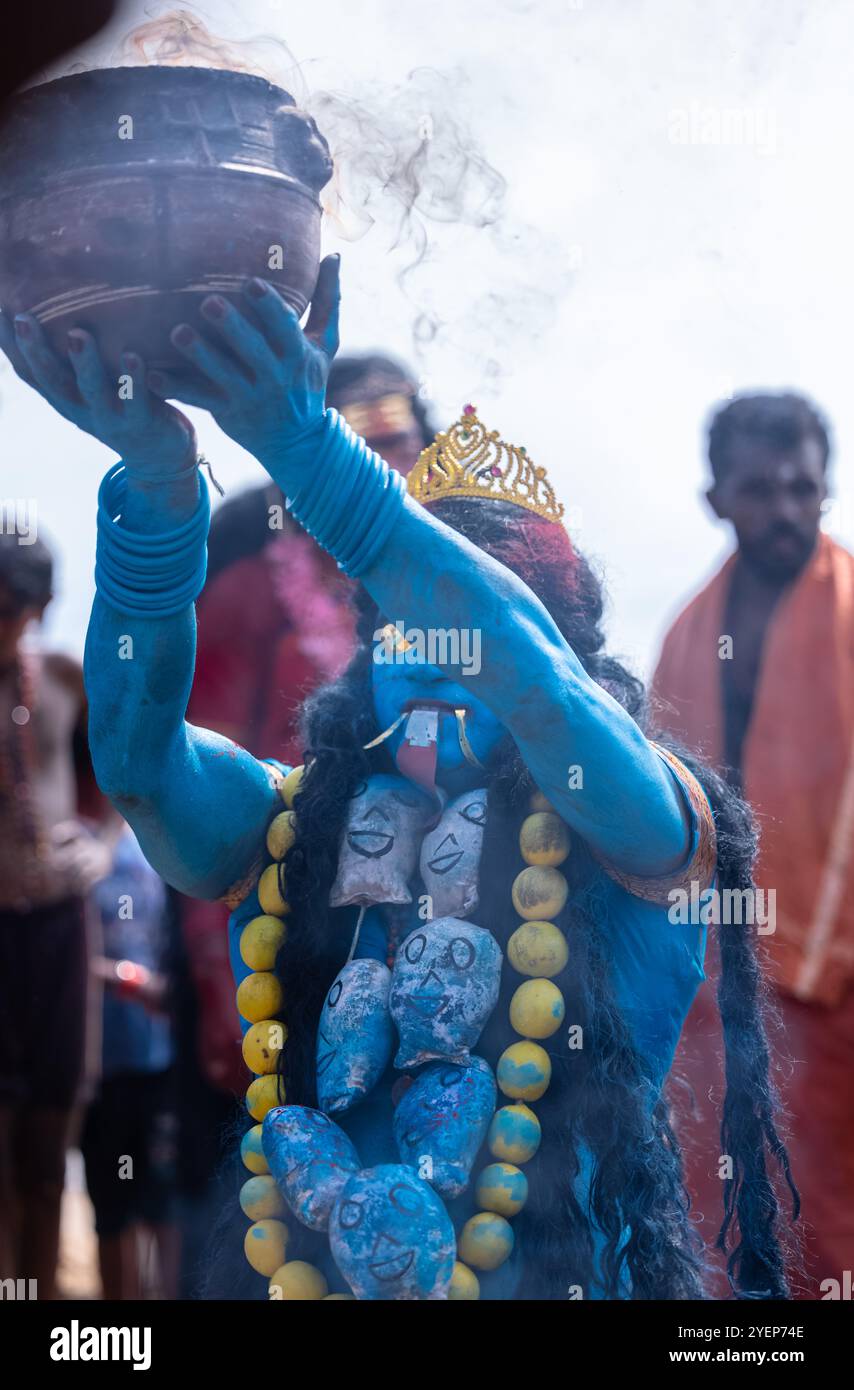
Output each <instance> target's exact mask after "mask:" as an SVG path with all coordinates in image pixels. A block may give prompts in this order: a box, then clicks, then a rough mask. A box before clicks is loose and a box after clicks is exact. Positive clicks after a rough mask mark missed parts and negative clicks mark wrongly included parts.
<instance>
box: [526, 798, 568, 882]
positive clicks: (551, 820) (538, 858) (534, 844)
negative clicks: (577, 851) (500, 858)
mask: <svg viewBox="0 0 854 1390" xmlns="http://www.w3.org/2000/svg"><path fill="white" fill-rule="evenodd" d="M519 849H520V850H521V852H522V858H523V859H524V861H525V863H526V864H540V865H544V866H545V867H546V868H555V866H556V865H558V864H562V863H563V861H564V859H566V858H567V856H568V855H569V831H568V830H567V828H566V826H565V825H564V823H563V821H562V820H561V818H560V816H556V815H555V813H554V811H535V812H534V814H533V815H532V816H526V817H525V819H524V820H523V821H522V828H521V829H520V831H519Z"/></svg>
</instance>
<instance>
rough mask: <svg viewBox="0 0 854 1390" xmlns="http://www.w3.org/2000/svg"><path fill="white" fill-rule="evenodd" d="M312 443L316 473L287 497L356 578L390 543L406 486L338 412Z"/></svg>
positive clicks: (310, 529)
mask: <svg viewBox="0 0 854 1390" xmlns="http://www.w3.org/2000/svg"><path fill="white" fill-rule="evenodd" d="M311 439H312V444H313V447H314V448H315V450H316V452H315V456H314V459H313V463H312V470H311V474H310V476H309V478H308V480H307V482H306V483H305V484H304V486H302V487H301V488H299V489H298V490H297V491H296V493H295V494H294V496H293V497H289V498H288V507H289V509H290V511H292V512H293V514H294V516H295V517H296V519H297V521H298V522H299V523H300V525H301V526H302V528H303V529H304V530H305V531H307V532H308V534H309V535H310V536H313V537H314V539H315V540H316V541H317V542H318V544H319V545H322V546H323V548H324V550H328V551H329V553H330V555H332V556H333V557H334V559H336V560H337V561H338V565H339V568H340V569H342V570H343V571H344V573H345V574H347V575H349V576H350V578H351V579H356V578H358V576H359V575H360V574H363V573H364V572H365V570H367V569H369V568H370V566H371V565H372V564H373V562H374V560H375V559H376V557H377V555H378V554H379V553H380V550H381V549H382V547H383V546H384V544H385V542H386V541H387V540H388V537H389V535H390V533H391V530H392V528H393V526H394V523H395V521H396V520H397V517H398V514H399V512H400V509H401V507H402V506H403V502H404V497H405V493H406V483H405V481H404V479H403V477H402V476H401V474H400V473H397V472H396V471H395V470H394V469H393V468H389V466H388V464H387V463H386V462H385V461H384V460H383V459H381V458H380V456H379V454H375V453H374V452H373V450H371V449H369V448H368V446H367V444H366V443H365V441H364V439H360V438H359V436H358V435H357V434H354V433H353V431H352V430H351V429H350V427H349V425H348V424H347V422H346V421H345V420H343V419H342V418H341V416H340V415H339V414H338V412H337V411H336V410H327V412H326V414H325V416H324V421H323V427H322V428H321V429H320V430H318V431H317V432H316V434H314V433H313V434H312V436H311ZM315 439H316V444H315V443H314V441H315Z"/></svg>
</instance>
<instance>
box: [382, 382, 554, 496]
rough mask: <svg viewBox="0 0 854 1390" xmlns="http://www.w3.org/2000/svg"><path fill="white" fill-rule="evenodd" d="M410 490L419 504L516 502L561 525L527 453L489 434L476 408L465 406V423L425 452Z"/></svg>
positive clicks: (443, 434)
mask: <svg viewBox="0 0 854 1390" xmlns="http://www.w3.org/2000/svg"><path fill="white" fill-rule="evenodd" d="M407 488H408V490H409V493H410V496H412V497H414V498H415V499H416V501H418V502H424V503H429V502H436V501H438V500H439V498H440V497H486V498H489V499H491V500H492V501H494V502H514V503H515V504H516V506H517V507H526V508H527V509H528V511H529V512H536V513H537V516H543V517H545V518H546V520H547V521H560V520H561V518H562V517H563V503H562V502H558V500H557V498H556V497H555V494H554V489H553V488H552V486H551V484H550V483H549V481H548V479H547V478H546V470H545V469H544V468H538V467H537V466H536V464H534V463H532V462H531V460H530V459H529V458H528V455H527V452H526V450H525V449H523V448H517V446H516V445H515V444H505V442H504V440H503V439H499V437H498V431H497V430H488V429H486V427H485V425H484V424H483V423H482V422H481V421H480V420H479V419H478V416H477V410H476V409H475V407H474V406H473V405H467V406H464V407H463V413H462V415H461V416H460V418H459V420H457V421H455V423H454V424H453V425H451V428H450V429H448V430H444V431H442V432H441V433H439V434H437V435H436V438H435V439H434V440H433V443H432V444H429V445H428V446H427V448H426V449H422V451H421V454H420V455H419V458H418V462H417V463H416V465H415V467H414V468H413V470H412V472H411V473H410V474H409V478H408V480H407Z"/></svg>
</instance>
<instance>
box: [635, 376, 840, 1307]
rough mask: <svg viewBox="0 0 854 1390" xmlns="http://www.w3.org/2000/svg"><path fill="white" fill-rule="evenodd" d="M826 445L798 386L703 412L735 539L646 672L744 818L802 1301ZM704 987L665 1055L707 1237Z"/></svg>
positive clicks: (811, 1085) (809, 1251)
mask: <svg viewBox="0 0 854 1390" xmlns="http://www.w3.org/2000/svg"><path fill="white" fill-rule="evenodd" d="M828 454H829V443H828V435H827V430H826V428H825V425H824V423H823V422H822V420H821V418H820V416H819V414H818V412H817V411H816V410H815V409H814V408H813V407H812V406H811V405H810V404H809V403H808V402H807V401H805V400H803V399H802V398H800V397H798V396H794V395H791V394H783V395H756V396H742V397H739V398H737V399H735V400H733V401H731V402H730V403H729V404H728V405H727V406H726V407H724V408H723V409H722V410H721V411H720V412H719V413H718V414H717V415H716V416H715V418H714V419H713V421H712V424H711V429H710V433H709V461H710V464H711V468H712V474H713V483H712V486H711V488H710V489H709V491H708V493H707V497H708V501H709V503H710V505H711V507H712V510H713V511H714V513H715V515H716V516H718V517H720V519H721V520H724V521H728V522H729V523H730V524H731V525H732V526H733V528H734V530H735V535H736V540H737V549H736V551H735V553H734V554H733V555H731V556H730V558H729V559H728V560H727V561H726V563H725V564H724V565H723V567H722V569H720V570H719V571H718V573H717V574H716V575H714V577H713V578H712V579H711V580H710V582H709V583H708V584H707V585H706V586H705V588H703V589H702V590H701V591H700V593H699V594H698V595H697V596H696V598H694V599H693V600H692V601H691V602H690V603H689V604H688V606H687V608H685V609H684V610H683V612H682V613H681V614H680V615H679V617H678V618H677V619H676V621H675V623H674V624H673V626H672V627H671V629H670V631H669V632H668V634H667V636H666V638H665V641H664V646H663V649H662V653H661V658H660V660H659V664H658V668H657V670H656V673H655V677H654V682H653V691H654V698H655V699H656V701H657V703H658V709H657V720H658V723H659V725H660V727H661V728H662V729H666V730H668V731H669V732H670V733H671V734H672V735H674V736H675V737H677V738H679V739H681V740H682V742H683V743H684V744H685V745H686V746H687V747H689V748H692V749H697V750H699V751H701V752H702V753H703V755H704V756H705V757H706V758H707V759H708V760H709V761H710V762H712V763H713V764H716V765H717V766H718V767H719V768H720V769H721V770H722V771H723V772H724V774H725V775H726V776H727V778H728V779H729V780H730V781H731V782H733V783H734V784H735V785H737V786H739V787H740V788H741V789H742V791H743V793H744V795H745V797H746V798H747V800H748V801H749V802H750V803H751V805H752V807H753V811H754V814H755V816H756V818H757V821H758V824H759V830H760V837H761V838H760V851H759V862H758V865H757V872H756V883H757V887H758V888H759V889H763V890H765V894H766V899H765V903H764V909H765V914H766V916H767V921H766V923H765V924H764V925H762V926H761V927H757V929H758V930H760V931H761V932H762V934H763V936H764V940H765V943H766V946H767V972H768V976H769V979H770V981H771V984H772V988H773V989H774V991H775V993H776V996H777V1000H778V1003H779V1006H780V1012H781V1014H782V1019H783V1023H784V1025H785V1037H784V1038H783V1039H782V1040H780V1047H781V1052H782V1055H783V1057H784V1059H785V1060H784V1062H783V1065H782V1066H781V1068H780V1075H779V1077H778V1084H779V1085H780V1087H781V1089H782V1092H783V1095H784V1099H785V1100H786V1102H787V1104H788V1107H789V1110H790V1115H791V1142H790V1146H789V1152H790V1157H791V1161H792V1169H793V1173H794V1177H795V1181H796V1182H797V1183H798V1185H799V1187H800V1189H801V1197H802V1210H803V1216H804V1233H805V1246H806V1268H807V1274H806V1280H805V1281H802V1282H804V1287H803V1290H802V1294H801V1296H804V1297H818V1298H822V1297H834V1296H837V1297H838V1296H839V1295H838V1293H836V1294H834V1284H832V1283H830V1282H825V1281H836V1287H839V1286H843V1287H844V1276H845V1271H846V1270H849V1271H850V1270H852V1269H854V1084H852V1080H854V987H852V986H854V556H852V555H851V554H849V552H848V551H847V550H845V549H844V548H843V547H842V546H840V545H838V544H837V543H836V542H835V541H832V540H831V539H830V538H829V537H828V536H826V535H824V534H822V533H820V531H819V521H820V516H821V511H822V505H823V503H824V501H825V498H826V495H827V490H826V467H827V458H828ZM772 892H773V894H774V898H773V899H772V898H771V897H770V894H771V893H772ZM757 921H758V918H757ZM733 930H738V927H735V926H734V927H733ZM709 968H710V971H711V970H712V969H713V966H712V965H711V964H710V967H709ZM710 994H711V982H707V984H706V985H705V986H704V987H703V989H702V990H701V991H700V994H699V995H698V998H697V1001H696V1004H695V1007H694V1009H693V1010H692V1013H691V1015H690V1016H689V1019H688V1024H687V1025H686V1029H685V1031H684V1033H683V1044H682V1048H681V1060H682V1063H683V1074H684V1075H685V1076H686V1079H687V1080H688V1082H689V1084H690V1087H691V1089H692V1090H693V1105H694V1114H693V1116H692V1121H691V1129H692V1132H693V1133H694V1134H695V1135H698V1136H699V1137H698V1139H697V1141H696V1146H695V1148H694V1152H693V1155H692V1157H690V1158H689V1160H688V1162H689V1179H690V1185H691V1188H692V1190H693V1192H694V1194H695V1198H696V1205H697V1209H698V1213H699V1214H700V1215H701V1216H702V1218H703V1221H704V1234H705V1235H706V1238H707V1239H708V1236H709V1233H710V1230H711V1228H712V1223H713V1222H714V1220H715V1217H714V1213H715V1212H717V1211H718V1210H719V1209H720V1178H721V1177H722V1176H725V1171H724V1164H723V1163H722V1162H721V1160H722V1159H723V1158H724V1156H723V1155H721V1154H720V1144H719V1141H718V1138H717V1135H716V1133H715V1127H714V1124H713V1122H712V1120H711V1115H712V1113H713V1112H714V1106H711V1105H710V1097H711V1098H712V1099H714V1098H715V1096H717V1097H719V1096H720V1094H721V1092H722V1089H723V1078H722V1072H721V1064H720V1059H719V1045H718V1042H717V1040H715V1039H714V1037H713V1035H712V1032H711V1017H712V1014H711V1008H710V1005H711V997H710ZM697 1112H699V1116H698V1113H697ZM698 1118H699V1120H700V1126H699V1128H698V1127H697V1122H698Z"/></svg>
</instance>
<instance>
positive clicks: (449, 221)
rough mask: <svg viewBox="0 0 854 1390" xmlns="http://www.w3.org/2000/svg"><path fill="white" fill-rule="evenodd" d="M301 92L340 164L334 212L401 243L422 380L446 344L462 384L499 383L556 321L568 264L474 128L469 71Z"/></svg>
mask: <svg viewBox="0 0 854 1390" xmlns="http://www.w3.org/2000/svg"><path fill="white" fill-rule="evenodd" d="M303 104H304V105H305V106H306V108H307V109H308V110H309V111H310V112H311V114H312V116H313V117H314V119H315V120H316V122H317V125H318V128H319V129H320V130H321V131H322V132H323V134H324V136H325V137H326V139H327V140H328V142H329V146H330V150H331V152H332V157H333V160H334V164H335V174H334V177H333V180H332V182H331V183H330V184H329V185H327V188H326V189H325V190H324V192H323V194H322V200H323V204H324V210H325V212H326V213H327V216H328V218H329V219H330V222H331V223H332V226H333V228H334V230H335V231H336V232H337V234H338V235H339V236H340V237H342V238H343V239H344V240H348V241H355V240H358V239H359V238H360V237H363V236H365V235H366V234H367V233H369V232H370V234H371V235H372V236H374V237H379V238H380V239H381V241H382V243H383V245H384V246H385V247H386V248H387V249H388V251H389V252H390V253H392V255H391V264H392V265H394V266H395V267H396V269H395V279H396V283H397V286H398V289H399V291H400V292H401V294H402V295H403V296H404V298H405V300H406V302H407V305H408V307H409V313H410V323H411V337H412V353H413V356H414V357H415V360H416V362H417V364H418V367H419V370H420V371H421V372H422V374H423V376H424V378H425V379H426V381H427V382H428V383H429V379H430V374H431V363H432V362H434V361H435V360H437V358H438V356H439V355H441V357H442V360H443V367H444V368H445V369H447V367H448V365H449V361H448V359H450V360H451V361H452V362H453V364H454V368H455V373H454V374H455V375H456V377H457V379H458V380H460V381H461V382H462V383H464V384H465V390H467V391H469V392H470V393H471V394H474V395H478V396H484V395H486V396H491V395H496V394H497V393H498V392H499V390H500V388H501V384H502V381H503V379H504V377H505V376H506V375H508V374H509V373H510V372H511V371H512V368H513V365H514V364H516V363H518V362H519V361H520V360H521V359H523V358H525V357H527V356H529V355H530V354H531V353H533V352H535V351H536V348H537V345H538V343H539V342H540V341H541V339H542V337H543V335H544V334H545V333H546V332H547V330H548V329H549V327H550V326H551V325H552V323H553V322H554V318H555V314H556V310H557V302H558V298H559V296H560V294H561V293H562V292H563V291H564V290H565V289H566V287H567V285H568V283H569V263H568V260H567V258H566V256H565V255H564V253H562V251H561V249H560V247H559V246H558V244H557V243H556V242H555V241H554V240H553V239H551V238H548V237H546V236H545V235H544V234H543V233H542V232H539V231H537V230H535V229H533V228H531V227H529V226H527V225H526V224H524V223H522V222H520V221H517V220H515V219H514V218H513V217H512V215H511V213H510V211H509V208H508V202H509V196H508V195H509V192H510V190H508V186H507V182H506V180H505V178H504V176H503V174H502V173H501V172H500V170H499V169H498V168H497V167H496V166H495V165H494V164H493V163H492V162H491V161H490V160H489V159H488V157H487V155H486V153H485V152H484V150H483V148H482V147H481V144H480V143H479V141H478V139H477V138H476V136H475V133H474V128H473V127H474V123H473V120H472V115H471V112H472V108H473V105H474V97H473V94H472V91H471V87H470V83H469V80H468V77H467V75H466V73H465V71H463V70H462V69H459V68H455V69H451V70H448V71H444V72H439V71H437V70H436V69H433V68H417V69H415V70H414V71H412V72H410V73H409V74H408V75H407V77H406V78H405V79H404V80H403V81H401V82H397V83H388V84H384V85H379V84H376V83H373V84H371V85H370V86H368V85H365V84H360V85H356V84H353V85H352V86H351V87H350V88H349V89H348V91H347V92H346V94H345V93H340V92H326V91H317V90H316V91H311V92H310V93H309V95H308V96H307V98H306V99H305V101H304V103H303ZM546 275H548V282H546V279H545V276H546ZM461 285H463V286H464V287H465V293H464V295H463V296H462V297H461V294H460V286H461ZM510 344H512V351H511V352H509V353H508V345H510ZM499 352H500V354H501V355H500V357H499ZM445 374H446V375H447V370H446V373H445Z"/></svg>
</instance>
